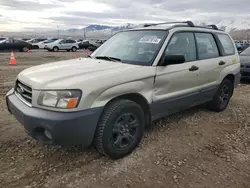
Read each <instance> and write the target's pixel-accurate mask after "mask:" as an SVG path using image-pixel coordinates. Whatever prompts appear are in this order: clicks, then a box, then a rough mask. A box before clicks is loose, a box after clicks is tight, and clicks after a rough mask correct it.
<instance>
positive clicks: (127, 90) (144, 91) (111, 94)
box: [91, 77, 154, 108]
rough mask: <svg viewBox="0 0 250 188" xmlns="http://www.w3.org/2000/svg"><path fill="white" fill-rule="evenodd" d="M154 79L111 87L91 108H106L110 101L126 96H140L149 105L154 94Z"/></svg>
mask: <svg viewBox="0 0 250 188" xmlns="http://www.w3.org/2000/svg"><path fill="white" fill-rule="evenodd" d="M153 82H154V79H153V77H152V78H147V79H145V80H138V81H133V82H129V83H124V84H120V85H117V86H114V87H111V88H109V89H107V90H105V91H104V92H102V93H101V94H100V95H99V97H98V98H97V99H96V100H95V101H94V103H93V104H92V106H91V108H95V107H101V106H105V105H106V104H107V103H108V102H109V101H111V100H112V99H114V98H117V97H119V96H122V95H126V94H140V95H142V96H143V97H144V98H145V99H146V100H147V102H148V103H151V102H152V92H153V84H154V83H153Z"/></svg>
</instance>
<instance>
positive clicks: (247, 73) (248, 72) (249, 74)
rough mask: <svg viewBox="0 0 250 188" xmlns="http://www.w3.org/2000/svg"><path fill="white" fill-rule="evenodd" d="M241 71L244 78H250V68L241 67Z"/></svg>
mask: <svg viewBox="0 0 250 188" xmlns="http://www.w3.org/2000/svg"><path fill="white" fill-rule="evenodd" d="M240 73H241V78H242V79H250V68H241V69H240Z"/></svg>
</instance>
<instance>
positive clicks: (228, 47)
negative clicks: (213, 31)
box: [217, 34, 235, 55]
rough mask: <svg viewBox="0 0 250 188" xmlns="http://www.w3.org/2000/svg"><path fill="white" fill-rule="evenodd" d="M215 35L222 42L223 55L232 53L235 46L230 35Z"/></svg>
mask: <svg viewBox="0 0 250 188" xmlns="http://www.w3.org/2000/svg"><path fill="white" fill-rule="evenodd" d="M217 36H218V38H219V40H220V42H221V44H222V47H223V49H224V53H225V55H234V54H235V48H234V45H233V43H232V40H231V39H230V37H229V36H228V35H226V34H217Z"/></svg>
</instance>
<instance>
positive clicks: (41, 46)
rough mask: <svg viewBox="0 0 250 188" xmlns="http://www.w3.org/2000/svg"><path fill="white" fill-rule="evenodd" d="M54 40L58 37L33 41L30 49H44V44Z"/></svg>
mask: <svg viewBox="0 0 250 188" xmlns="http://www.w3.org/2000/svg"><path fill="white" fill-rule="evenodd" d="M56 40H58V39H48V40H45V41H41V42H38V43H33V44H32V49H44V47H45V45H46V44H49V43H52V42H55V41H56Z"/></svg>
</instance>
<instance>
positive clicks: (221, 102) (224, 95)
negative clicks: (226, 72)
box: [208, 79, 234, 112]
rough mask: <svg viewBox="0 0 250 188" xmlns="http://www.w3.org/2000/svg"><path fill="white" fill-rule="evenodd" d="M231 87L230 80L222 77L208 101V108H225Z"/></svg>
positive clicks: (217, 110)
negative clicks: (211, 98) (213, 94)
mask: <svg viewBox="0 0 250 188" xmlns="http://www.w3.org/2000/svg"><path fill="white" fill-rule="evenodd" d="M233 89H234V88H233V83H232V81H230V80H228V79H224V80H223V81H222V83H221V84H220V86H219V88H218V90H217V92H216V94H215V96H214V98H213V100H212V101H211V102H209V103H208V108H209V109H210V110H213V111H216V112H221V111H223V110H225V109H226V108H227V106H228V103H229V101H230V99H231V97H232V94H233Z"/></svg>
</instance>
